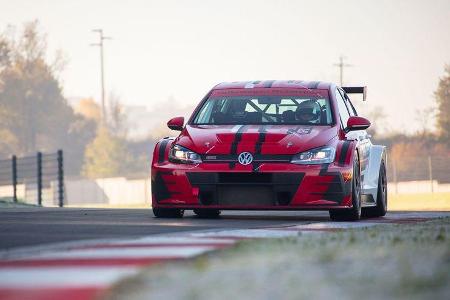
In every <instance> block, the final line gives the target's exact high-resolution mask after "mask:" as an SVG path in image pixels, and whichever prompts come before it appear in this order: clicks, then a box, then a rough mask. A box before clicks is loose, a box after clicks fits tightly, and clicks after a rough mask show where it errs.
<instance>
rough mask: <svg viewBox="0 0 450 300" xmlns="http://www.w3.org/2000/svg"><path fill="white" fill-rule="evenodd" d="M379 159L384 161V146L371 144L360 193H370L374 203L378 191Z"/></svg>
mask: <svg viewBox="0 0 450 300" xmlns="http://www.w3.org/2000/svg"><path fill="white" fill-rule="evenodd" d="M381 161H384V163H385V165H386V163H387V161H386V146H381V145H371V146H370V154H369V164H368V167H367V172H366V174H365V175H364V182H363V188H362V194H365V195H372V197H373V200H374V201H375V203H376V200H377V192H378V177H379V175H380V165H381Z"/></svg>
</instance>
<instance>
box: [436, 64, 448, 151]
mask: <svg viewBox="0 0 450 300" xmlns="http://www.w3.org/2000/svg"><path fill="white" fill-rule="evenodd" d="M444 73H445V74H444V76H443V77H442V78H440V80H439V84H438V88H437V90H436V91H435V92H434V96H435V97H436V102H437V106H438V107H437V110H438V112H437V128H438V130H439V136H440V138H441V139H442V140H443V141H444V142H445V143H447V144H450V65H447V66H446V67H445V72H444Z"/></svg>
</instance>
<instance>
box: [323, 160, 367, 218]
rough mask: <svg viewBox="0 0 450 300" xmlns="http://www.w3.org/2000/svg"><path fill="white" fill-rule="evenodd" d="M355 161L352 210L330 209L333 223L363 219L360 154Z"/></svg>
mask: <svg viewBox="0 0 450 300" xmlns="http://www.w3.org/2000/svg"><path fill="white" fill-rule="evenodd" d="M354 157H355V158H354V160H353V178H352V204H353V206H352V208H349V209H330V218H331V220H333V221H358V220H359V219H361V171H360V167H359V159H358V153H357V152H355V155H354Z"/></svg>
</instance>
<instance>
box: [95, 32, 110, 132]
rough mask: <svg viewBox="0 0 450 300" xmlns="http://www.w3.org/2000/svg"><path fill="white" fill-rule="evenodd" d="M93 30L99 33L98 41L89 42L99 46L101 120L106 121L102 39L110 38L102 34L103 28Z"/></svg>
mask: <svg viewBox="0 0 450 300" xmlns="http://www.w3.org/2000/svg"><path fill="white" fill-rule="evenodd" d="M92 31H93V32H98V33H99V42H98V43H95V44H91V46H97V47H100V77H101V78H100V80H101V88H102V122H103V124H105V123H106V106H105V75H104V73H105V67H104V62H103V41H104V40H110V39H111V38H110V37H107V36H104V35H103V29H94V30H92Z"/></svg>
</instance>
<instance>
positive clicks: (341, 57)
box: [334, 55, 352, 86]
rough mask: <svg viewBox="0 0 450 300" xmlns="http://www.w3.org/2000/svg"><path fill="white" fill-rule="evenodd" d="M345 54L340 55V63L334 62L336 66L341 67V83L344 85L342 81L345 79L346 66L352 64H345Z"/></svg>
mask: <svg viewBox="0 0 450 300" xmlns="http://www.w3.org/2000/svg"><path fill="white" fill-rule="evenodd" d="M344 59H345V56H343V55H341V56H339V63H338V64H334V66H336V67H339V81H340V85H341V86H342V83H343V81H344V67H351V66H352V65H349V64H344Z"/></svg>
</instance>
